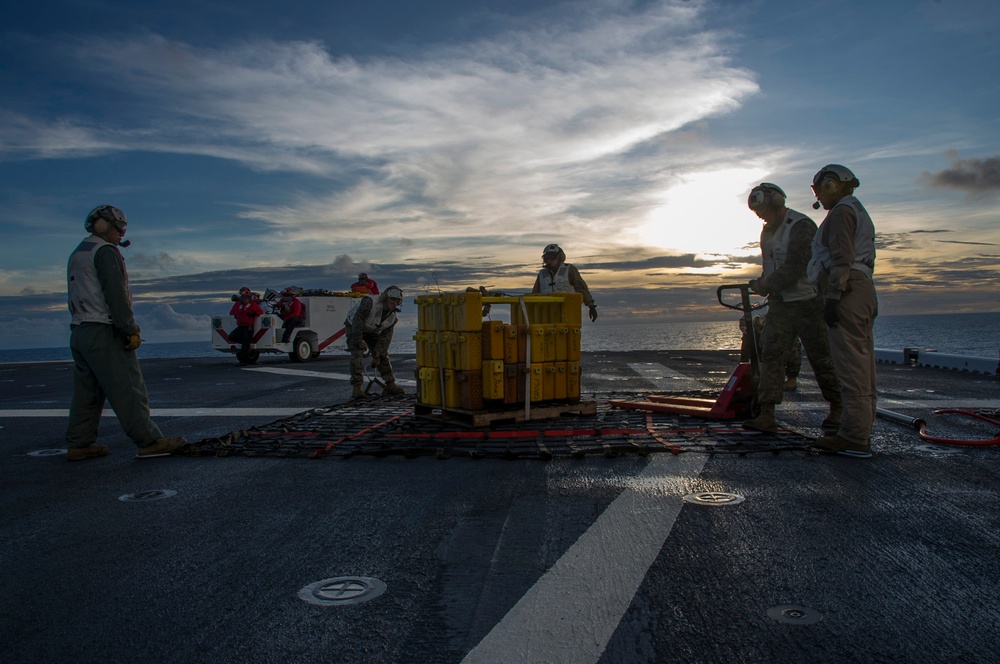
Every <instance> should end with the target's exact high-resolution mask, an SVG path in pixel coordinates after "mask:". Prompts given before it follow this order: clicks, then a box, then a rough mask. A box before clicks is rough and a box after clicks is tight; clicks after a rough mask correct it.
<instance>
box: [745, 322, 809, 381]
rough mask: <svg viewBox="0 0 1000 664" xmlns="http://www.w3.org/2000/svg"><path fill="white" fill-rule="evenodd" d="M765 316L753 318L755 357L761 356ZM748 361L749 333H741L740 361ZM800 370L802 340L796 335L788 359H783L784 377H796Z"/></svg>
mask: <svg viewBox="0 0 1000 664" xmlns="http://www.w3.org/2000/svg"><path fill="white" fill-rule="evenodd" d="M766 318H767V316H758V317H757V318H754V319H753V329H754V338H755V339H757V357H762V356H763V348H762V347H761V341H762V340H763V338H764V320H765V319H766ZM742 322H743V321H740V323H741V325H740V329H741V330H742V329H743V325H742ZM749 361H750V335H749V334H746V333H745V332H744V333H743V339H742V341H741V345H740V362H749ZM801 372H802V342H801V341H800V340H799V338H798V337H795V339H793V340H792V347H791V349H789V351H788V360H786V361H785V378H798V376H799V373H801Z"/></svg>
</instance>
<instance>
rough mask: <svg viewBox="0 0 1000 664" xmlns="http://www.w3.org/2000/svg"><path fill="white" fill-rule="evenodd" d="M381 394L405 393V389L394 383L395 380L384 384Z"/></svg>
mask: <svg viewBox="0 0 1000 664" xmlns="http://www.w3.org/2000/svg"><path fill="white" fill-rule="evenodd" d="M382 394H406V390H404V389H403V388H401V387H400V386H399V385H396V382H395V381H393V382H391V383H386V384H385V389H384V390H382Z"/></svg>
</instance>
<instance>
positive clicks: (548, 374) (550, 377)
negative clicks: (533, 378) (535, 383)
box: [542, 362, 556, 401]
mask: <svg viewBox="0 0 1000 664" xmlns="http://www.w3.org/2000/svg"><path fill="white" fill-rule="evenodd" d="M555 398H556V365H555V362H546V363H545V364H543V365H542V401H552V400H553V399H555Z"/></svg>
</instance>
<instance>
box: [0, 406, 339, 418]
mask: <svg viewBox="0 0 1000 664" xmlns="http://www.w3.org/2000/svg"><path fill="white" fill-rule="evenodd" d="M328 405H329V404H325V405H323V406H299V407H297V408H153V409H151V410H150V411H149V414H150V415H152V416H153V417H256V416H267V417H287V416H289V415H296V414H298V413H301V412H303V411H306V410H312V409H313V408H326V407H327V406H328ZM101 416H102V417H116V415H115V413H114V411H113V410H111V409H110V408H106V409H105V410H104V412H103V413H101ZM4 417H69V409H68V408H31V409H29V408H22V409H10V410H0V418H4Z"/></svg>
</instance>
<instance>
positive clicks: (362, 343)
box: [360, 341, 368, 355]
mask: <svg viewBox="0 0 1000 664" xmlns="http://www.w3.org/2000/svg"><path fill="white" fill-rule="evenodd" d="M360 348H361V354H362V355H364V354H365V353H367V352H368V344H366V343H365V342H364V341H362V342H361V345H360Z"/></svg>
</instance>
